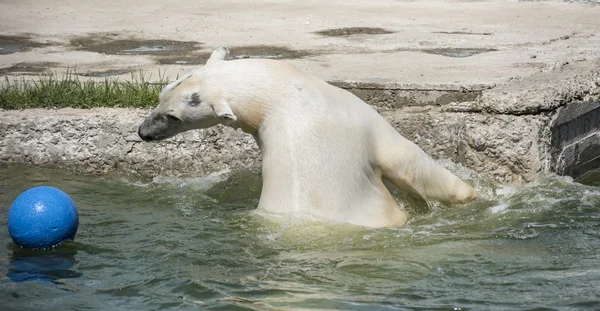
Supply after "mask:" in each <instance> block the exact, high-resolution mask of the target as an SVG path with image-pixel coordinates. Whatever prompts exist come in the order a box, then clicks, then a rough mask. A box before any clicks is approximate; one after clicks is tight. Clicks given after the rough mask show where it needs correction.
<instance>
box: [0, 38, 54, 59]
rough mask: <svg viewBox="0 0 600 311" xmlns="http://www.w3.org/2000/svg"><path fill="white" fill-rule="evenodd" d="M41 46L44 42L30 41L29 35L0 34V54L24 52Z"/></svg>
mask: <svg viewBox="0 0 600 311" xmlns="http://www.w3.org/2000/svg"><path fill="white" fill-rule="evenodd" d="M42 46H44V44H42V43H39V42H34V41H31V38H29V37H25V36H5V35H0V55H6V54H12V53H17V52H25V51H28V50H30V49H32V48H37V47H42Z"/></svg>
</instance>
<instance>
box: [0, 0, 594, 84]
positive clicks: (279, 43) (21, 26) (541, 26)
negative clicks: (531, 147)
mask: <svg viewBox="0 0 600 311" xmlns="http://www.w3.org/2000/svg"><path fill="white" fill-rule="evenodd" d="M347 28H349V29H347ZM0 34H1V35H3V37H1V38H0V48H1V49H3V50H0V51H4V52H6V53H4V52H0V74H4V75H15V74H38V73H39V72H42V71H43V70H44V69H48V70H65V69H66V68H67V67H69V68H73V67H74V66H77V71H78V72H79V73H81V74H86V75H88V76H99V77H105V76H111V75H112V76H126V75H127V72H128V69H129V68H130V67H131V68H134V69H142V70H144V71H147V72H149V73H152V74H153V76H154V77H157V74H158V72H159V71H160V72H163V73H165V74H166V75H168V76H170V77H175V76H177V74H182V73H185V72H187V71H189V70H190V69H192V68H193V67H195V66H198V64H202V63H203V62H204V60H205V59H206V57H207V55H208V53H209V52H210V51H212V49H214V48H215V47H219V46H228V47H230V48H231V50H232V52H233V55H234V56H236V57H245V56H248V57H271V58H287V59H288V61H289V62H291V63H294V64H295V65H297V66H298V67H300V68H301V69H303V70H306V71H309V72H311V73H313V74H315V75H317V76H320V77H322V78H324V79H325V80H328V81H344V82H362V83H376V84H384V85H387V84H393V85H412V86H415V85H416V86H419V87H422V88H431V87H432V86H439V85H445V86H454V87H456V88H458V87H469V86H473V85H482V84H483V85H495V84H499V83H503V82H506V81H508V80H510V79H511V78H515V77H524V76H529V75H531V74H534V73H536V72H540V71H543V70H546V69H549V68H552V67H553V66H555V64H557V63H561V62H565V61H574V60H581V59H591V58H597V57H600V6H597V5H592V4H586V3H563V2H513V1H465V0H462V1H392V0H377V1H372V0H365V1H351V2H350V1H341V0H334V1H316V0H312V1H301V2H299V1H289V0H278V1H242V0H238V1H232V0H228V1H214V0H210V1H191V0H179V1H167V2H165V1H156V0H146V1H122V0H121V1H116V0H107V1H102V3H99V2H97V1H74V0H60V1H53V2H52V3H51V4H50V3H48V4H43V3H40V2H39V1H33V0H22V1H17V0H8V1H2V2H1V3H0ZM15 38H16V39H15ZM161 40H162V41H161ZM186 43H187V45H186ZM102 47H104V49H103V48H102ZM111 47H112V48H111ZM119 47H122V48H121V49H120V50H119Z"/></svg>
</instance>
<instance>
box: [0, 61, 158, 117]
mask: <svg viewBox="0 0 600 311" xmlns="http://www.w3.org/2000/svg"><path fill="white" fill-rule="evenodd" d="M167 84H168V79H167V78H165V77H164V76H163V75H161V74H160V72H159V79H158V81H156V82H149V81H148V79H147V78H146V76H145V75H144V74H143V73H142V72H141V71H140V72H133V73H132V74H131V78H130V79H129V80H125V81H120V80H119V79H117V78H110V77H107V78H105V79H104V81H98V80H93V79H89V78H86V79H84V78H80V77H79V76H78V75H76V74H75V72H73V71H72V70H68V71H67V73H66V74H65V75H64V76H60V77H59V76H57V75H55V74H46V75H42V76H40V77H39V78H38V79H36V80H27V79H26V78H22V79H21V80H14V81H10V80H9V79H8V77H6V81H5V83H3V84H2V85H0V109H6V110H8V109H26V108H66V107H70V108H94V107H122V108H147V107H154V106H156V105H157V104H158V95H159V94H160V91H161V90H162V88H163V87H164V86H166V85H167Z"/></svg>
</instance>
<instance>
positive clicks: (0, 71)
mask: <svg viewBox="0 0 600 311" xmlns="http://www.w3.org/2000/svg"><path fill="white" fill-rule="evenodd" d="M56 67H59V64H58V63H54V62H32V63H28V62H22V63H17V64H13V65H11V66H9V67H5V68H0V75H6V74H13V73H27V74H31V73H43V72H46V71H48V70H49V69H51V68H56Z"/></svg>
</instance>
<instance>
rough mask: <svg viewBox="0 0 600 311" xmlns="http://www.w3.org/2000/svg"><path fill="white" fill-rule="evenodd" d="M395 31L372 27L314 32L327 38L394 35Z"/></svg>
mask: <svg viewBox="0 0 600 311" xmlns="http://www.w3.org/2000/svg"><path fill="white" fill-rule="evenodd" d="M394 32H395V31H392V30H388V29H384V28H373V27H345V28H335V29H326V30H321V31H316V32H315V33H316V34H318V35H321V36H328V37H347V36H352V35H385V34H390V33H394Z"/></svg>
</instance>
